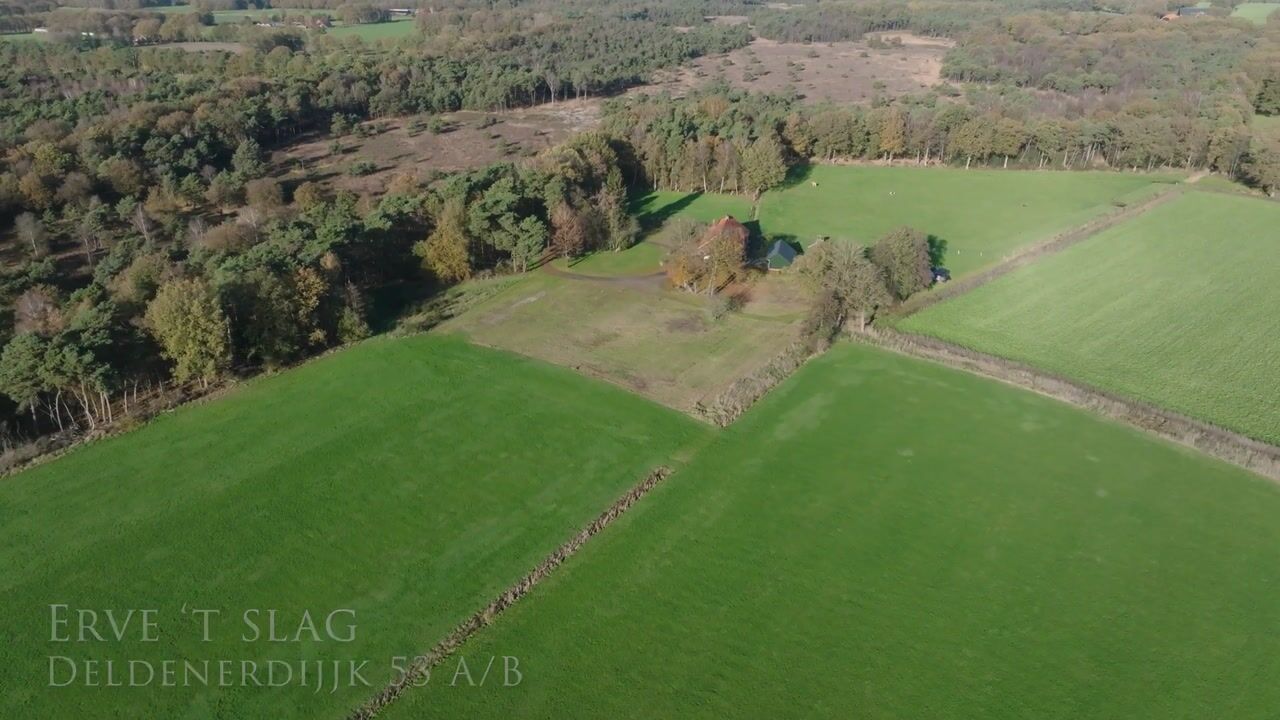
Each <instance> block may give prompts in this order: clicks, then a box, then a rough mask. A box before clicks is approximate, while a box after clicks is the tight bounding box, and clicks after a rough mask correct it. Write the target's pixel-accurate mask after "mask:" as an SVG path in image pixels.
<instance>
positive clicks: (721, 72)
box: [629, 33, 949, 103]
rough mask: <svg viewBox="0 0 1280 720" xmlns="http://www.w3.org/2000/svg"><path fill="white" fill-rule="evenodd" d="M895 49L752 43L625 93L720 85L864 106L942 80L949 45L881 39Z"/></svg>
mask: <svg viewBox="0 0 1280 720" xmlns="http://www.w3.org/2000/svg"><path fill="white" fill-rule="evenodd" d="M882 37H883V38H884V39H886V40H890V39H892V38H900V39H901V45H897V44H895V45H894V46H893V47H890V48H887V49H874V48H872V47H870V46H869V45H868V44H867V43H866V42H839V43H808V44H806V43H779V42H775V41H773V40H766V39H763V38H757V39H755V40H753V41H752V42H751V44H750V45H748V46H747V47H745V48H741V49H738V50H734V51H732V52H730V53H727V54H724V55H714V56H708V57H703V58H699V59H697V60H695V61H693V62H692V63H690V64H689V65H686V66H684V67H681V68H677V69H673V70H666V71H659V72H658V73H656V74H655V76H654V80H653V82H652V83H650V84H648V85H642V86H640V87H638V88H634V89H632V90H631V91H629V92H630V93H631V94H635V93H645V92H647V93H653V92H661V91H667V92H670V93H672V94H673V95H682V94H684V93H686V92H688V91H689V90H691V89H693V88H695V87H698V86H699V85H702V84H705V83H708V82H712V81H714V80H717V79H724V80H726V81H727V82H729V83H730V84H731V85H733V86H735V87H740V88H743V89H748V90H753V91H756V92H778V91H781V90H783V89H784V88H787V87H794V88H795V89H796V90H797V91H799V92H800V94H802V95H803V96H804V97H805V99H806V100H808V101H810V102H822V101H830V102H836V103H850V102H852V103H858V102H869V101H870V100H871V99H872V98H873V97H875V96H876V95H877V94H881V95H887V96H899V95H905V94H908V93H914V92H919V91H921V90H924V89H926V88H929V87H931V86H933V85H935V84H937V83H938V82H939V81H940V80H941V77H942V57H943V55H945V54H946V51H947V48H948V47H949V44H948V43H947V42H946V41H943V40H938V39H934V38H923V37H918V36H915V35H911V34H909V33H882Z"/></svg>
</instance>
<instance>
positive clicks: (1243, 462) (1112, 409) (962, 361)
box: [854, 328, 1280, 482]
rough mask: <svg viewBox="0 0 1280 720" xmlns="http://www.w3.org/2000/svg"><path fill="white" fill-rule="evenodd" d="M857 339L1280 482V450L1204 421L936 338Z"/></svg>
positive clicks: (883, 333) (881, 335) (877, 335)
mask: <svg viewBox="0 0 1280 720" xmlns="http://www.w3.org/2000/svg"><path fill="white" fill-rule="evenodd" d="M854 337H855V338H857V339H859V340H861V341H862V342H866V343H869V344H871V345H875V346H877V347H881V348H884V349H886V350H891V351H894V352H897V353H900V354H903V355H909V356H912V357H916V358H922V359H924V360H930V361H933V362H937V363H940V364H942V365H946V366H948V367H951V368H955V369H958V370H963V371H965V372H969V373H972V374H974V375H981V376H983V377H987V378H991V379H994V380H998V381H1000V382H1003V383H1006V384H1008V385H1014V386H1016V387H1020V388H1022V389H1024V390H1030V391H1032V392H1035V393H1038V394H1040V395H1044V396H1046V397H1050V398H1053V399H1055V400H1060V401H1062V402H1065V403H1068V404H1070V405H1074V406H1076V407H1079V408H1083V409H1085V410H1089V411H1091V412H1093V413H1096V414H1098V415H1102V416H1103V417H1106V418H1109V419H1111V420H1117V421H1119V422H1122V423H1124V424H1126V425H1129V426H1131V427H1134V428H1137V429H1139V430H1143V431H1145V432H1147V433H1150V434H1152V435H1155V436H1157V437H1160V438H1163V439H1165V440H1171V441H1173V442H1175V443H1178V444H1180V445H1184V446H1187V447H1190V448H1194V449H1195V450H1199V451H1200V452H1202V453H1205V454H1206V455H1209V456H1212V457H1214V458H1217V459H1219V460H1222V461H1224V462H1228V463H1231V464H1232V465H1235V466H1237V467H1241V468H1244V469H1245V470H1248V471H1250V472H1253V473H1256V474H1258V475H1261V476H1263V477H1265V478H1267V479H1269V480H1271V481H1273V482H1280V447H1276V446H1274V445H1271V444H1268V443H1265V442H1263V441H1261V440H1255V439H1253V438H1251V437H1248V436H1246V435H1242V434H1240V433H1237V432H1234V431H1231V430H1227V429H1226V428H1222V427H1218V426H1217V425H1213V424H1210V423H1207V422H1204V421H1203V420H1196V419H1194V418H1190V417H1187V416H1186V415H1182V414H1180V413H1176V412H1173V411H1171V410H1166V409H1164V408H1161V407H1157V406H1155V405H1151V404H1149V403H1146V402H1142V401H1139V400H1131V399H1128V398H1124V397H1121V396H1119V395H1116V394H1114V393H1111V392H1108V391H1105V390H1100V389H1098V388H1095V387H1091V386H1089V385H1086V384H1084V383H1081V382H1078V381H1075V380H1069V379H1067V378H1065V377H1061V376H1059V375H1055V374H1053V373H1050V372H1046V371H1044V370H1039V369H1037V368H1034V367H1032V366H1030V365H1026V364H1023V363H1020V362H1016V361H1014V360H1009V359H1007V358H1002V357H999V356H996V355H989V354H987V353H982V352H978V351H976V350H971V349H969V348H966V347H963V346H961V345H955V344H953V343H949V342H946V341H944V340H939V339H937V338H933V337H928V336H924V335H916V334H913V333H905V332H902V331H899V330H892V329H885V328H878V329H877V328H872V329H869V330H867V331H866V332H863V333H855V334H854Z"/></svg>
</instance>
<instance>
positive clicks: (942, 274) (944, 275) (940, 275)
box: [930, 267, 951, 283]
mask: <svg viewBox="0 0 1280 720" xmlns="http://www.w3.org/2000/svg"><path fill="white" fill-rule="evenodd" d="M930 271H931V272H932V274H933V281H934V282H935V283H944V282H946V281H948V280H950V279H951V271H950V270H948V269H946V268H944V267H935V268H930Z"/></svg>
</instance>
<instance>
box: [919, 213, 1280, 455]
mask: <svg viewBox="0 0 1280 720" xmlns="http://www.w3.org/2000/svg"><path fill="white" fill-rule="evenodd" d="M1277 277H1280V205H1276V204H1275V203H1271V202H1268V201H1265V200H1258V199H1252V198H1247V197H1236V196H1231V195H1224V194H1220V193H1198V192H1196V193H1188V194H1187V195H1185V196H1184V197H1181V198H1178V199H1176V200H1174V201H1173V202H1170V203H1168V204H1165V205H1162V206H1160V207H1157V208H1155V209H1153V210H1151V211H1149V212H1147V213H1146V214H1144V215H1142V216H1140V217H1138V218H1136V219H1134V220H1131V221H1129V222H1127V223H1124V224H1122V225H1120V226H1118V227H1115V228H1112V229H1111V230H1109V231H1107V232H1104V233H1100V234H1099V235H1096V236H1094V237H1092V238H1089V239H1088V240H1085V241H1084V242H1081V243H1080V244H1078V245H1075V246H1073V247H1071V248H1068V249H1067V250H1065V251H1064V252H1062V253H1060V254H1058V255H1054V256H1052V257H1047V258H1043V259H1041V260H1038V261H1037V262H1035V263H1032V264H1031V265H1029V266H1028V267H1025V268H1022V269H1020V270H1018V271H1016V272H1014V273H1011V274H1009V275H1006V276H1004V277H1003V278H1000V279H999V280H996V281H995V282H992V283H990V284H988V285H984V286H982V287H980V288H978V289H976V290H974V291H972V292H969V293H966V294H964V295H961V296H959V297H957V298H955V299H953V300H949V301H946V302H943V303H940V304H938V305H934V306H932V307H930V308H927V309H926V310H924V311H923V312H920V313H918V314H916V315H913V316H911V317H909V318H907V319H905V320H904V321H902V322H901V323H900V326H901V327H902V329H904V330H909V331H912V332H919V333H925V334H929V335H936V336H938V337H940V338H943V339H944V340H949V341H951V342H954V343H958V344H960V345H964V346H966V347H970V348H973V349H975V350H981V351H983V352H988V353H993V354H995V355H1002V356H1004V357H1008V358H1012V359H1014V360H1020V361H1023V362H1027V363H1030V364H1032V365H1037V366H1039V367H1042V368H1045V369H1047V370H1050V371H1052V372H1056V373H1060V374H1062V375H1066V376H1068V377H1073V378H1078V379H1080V380H1083V381H1085V382H1086V383H1089V384H1091V385H1095V386H1097V387H1100V388H1103V389H1107V390H1112V391H1115V392H1118V393H1120V394H1122V395H1127V396H1130V397H1134V398H1138V399H1140V400H1146V401H1148V402H1151V403H1154V404H1156V405H1162V406H1164V407H1168V408H1171V409H1173V410H1176V411H1178V412H1181V413H1184V414H1187V415H1191V416H1193V417H1197V418H1201V419H1203V420H1208V421H1210V422H1213V423H1215V424H1218V425H1221V426H1223V427H1226V428H1229V429H1231V430H1236V431H1238V432H1242V433H1244V434H1246V435H1251V436H1253V437H1256V438H1258V439H1261V440H1265V441H1267V442H1270V443H1272V444H1280V411H1278V409H1277V399H1278V398H1280V333H1278V332H1277V327H1278V326H1277V321H1276V308H1277V307H1280V283H1277V282H1276V278H1277Z"/></svg>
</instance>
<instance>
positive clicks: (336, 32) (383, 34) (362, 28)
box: [328, 18, 417, 42]
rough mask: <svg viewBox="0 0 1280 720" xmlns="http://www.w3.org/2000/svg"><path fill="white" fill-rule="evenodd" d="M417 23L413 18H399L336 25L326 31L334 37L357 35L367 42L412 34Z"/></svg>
mask: <svg viewBox="0 0 1280 720" xmlns="http://www.w3.org/2000/svg"><path fill="white" fill-rule="evenodd" d="M416 28H417V25H416V24H415V23H414V22H413V18H400V19H397V20H391V21H388V22H381V23H368V24H364V25H338V26H335V27H333V28H332V29H330V30H329V31H328V34H330V35H332V36H334V37H358V38H360V39H361V40H366V41H368V42H377V41H379V40H398V39H400V38H404V37H409V36H410V35H413V34H414V31H415V29H416Z"/></svg>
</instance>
